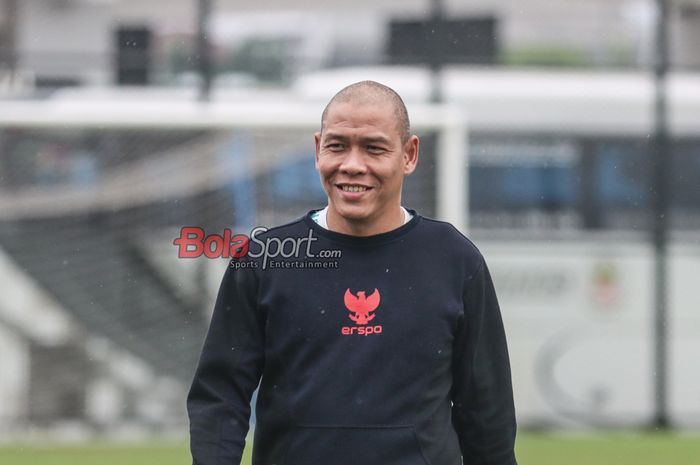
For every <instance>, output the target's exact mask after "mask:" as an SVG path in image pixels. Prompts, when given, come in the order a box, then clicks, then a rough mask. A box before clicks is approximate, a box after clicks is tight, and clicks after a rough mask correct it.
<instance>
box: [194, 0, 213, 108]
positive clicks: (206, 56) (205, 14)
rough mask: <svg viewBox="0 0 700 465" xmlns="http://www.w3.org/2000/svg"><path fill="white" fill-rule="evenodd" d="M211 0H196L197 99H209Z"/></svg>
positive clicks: (210, 75)
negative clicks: (198, 80)
mask: <svg viewBox="0 0 700 465" xmlns="http://www.w3.org/2000/svg"><path fill="white" fill-rule="evenodd" d="M210 14H211V0H198V1H197V57H198V60H197V64H198V68H199V77H200V84H199V100H201V101H207V100H209V94H210V92H211V81H212V73H213V69H212V63H211V51H210V47H209V37H208V35H207V34H208V32H209V16H210Z"/></svg>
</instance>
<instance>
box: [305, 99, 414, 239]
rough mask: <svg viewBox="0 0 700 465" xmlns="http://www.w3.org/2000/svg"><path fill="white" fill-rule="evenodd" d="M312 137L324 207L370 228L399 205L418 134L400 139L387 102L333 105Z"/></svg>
mask: <svg viewBox="0 0 700 465" xmlns="http://www.w3.org/2000/svg"><path fill="white" fill-rule="evenodd" d="M315 139H316V168H317V169H318V171H319V173H320V177H321V182H322V183H323V187H324V189H325V191H326V193H327V194H328V202H329V209H331V210H333V214H337V215H339V216H340V217H342V218H343V219H344V220H345V221H346V222H348V223H349V224H356V225H363V226H364V227H371V225H373V224H379V223H381V222H382V218H383V217H384V218H386V216H384V215H385V214H386V213H388V212H392V213H393V211H392V209H398V207H399V206H400V204H401V186H402V184H403V178H404V176H406V175H408V174H410V173H412V172H413V170H414V169H415V167H416V162H417V161H418V138H417V137H416V136H411V137H410V138H409V140H408V141H406V143H403V142H402V141H401V135H400V133H399V125H398V122H397V118H396V115H395V113H394V109H393V107H392V105H391V104H389V103H382V102H378V103H371V104H361V103H356V102H337V103H333V104H332V105H331V106H330V108H329V109H328V113H327V115H326V119H325V121H324V125H323V128H322V132H321V133H317V134H316V135H315Z"/></svg>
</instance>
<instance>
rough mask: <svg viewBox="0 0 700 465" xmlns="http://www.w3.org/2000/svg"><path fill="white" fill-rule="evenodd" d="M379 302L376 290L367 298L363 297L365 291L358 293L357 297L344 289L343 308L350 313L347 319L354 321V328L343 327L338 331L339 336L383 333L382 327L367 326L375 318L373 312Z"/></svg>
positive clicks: (379, 298)
mask: <svg viewBox="0 0 700 465" xmlns="http://www.w3.org/2000/svg"><path fill="white" fill-rule="evenodd" d="M380 300H381V295H380V294H379V290H378V289H377V288H375V289H374V292H372V294H370V295H369V296H366V295H365V291H358V292H357V295H355V294H353V293H352V292H351V291H350V288H348V289H346V290H345V295H344V296H343V301H344V302H345V308H347V309H348V310H349V311H350V314H349V315H348V318H350V319H351V320H352V321H354V322H355V324H356V326H343V327H342V328H341V329H340V334H342V335H343V336H350V335H352V334H357V335H360V336H369V335H371V334H381V333H382V331H383V327H382V325H374V326H372V325H369V324H368V323H369V322H370V321H372V320H373V319H374V317H376V316H377V315H376V313H373V312H374V311H375V310H377V307H379V302H380Z"/></svg>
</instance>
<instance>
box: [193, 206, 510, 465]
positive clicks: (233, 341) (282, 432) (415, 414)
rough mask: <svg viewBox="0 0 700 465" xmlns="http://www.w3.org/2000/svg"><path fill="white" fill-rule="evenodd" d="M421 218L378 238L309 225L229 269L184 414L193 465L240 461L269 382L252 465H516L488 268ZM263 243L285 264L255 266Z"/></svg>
mask: <svg viewBox="0 0 700 465" xmlns="http://www.w3.org/2000/svg"><path fill="white" fill-rule="evenodd" d="M411 213H413V214H414V217H413V219H412V220H411V221H409V222H408V223H406V224H404V225H403V226H401V227H399V228H398V229H395V230H393V231H390V232H387V233H383V234H378V235H375V236H370V237H356V236H349V235H345V234H340V233H336V232H333V231H329V230H326V229H323V228H322V227H320V226H319V225H317V224H316V223H315V222H314V221H313V220H312V219H311V217H310V214H307V215H306V216H304V217H303V218H301V219H299V220H297V221H295V222H292V223H290V224H287V225H284V226H280V227H277V228H274V229H270V230H269V231H267V232H264V233H262V234H259V235H254V239H255V241H257V242H253V241H251V243H250V244H249V245H250V249H249V253H248V257H245V258H241V259H234V260H232V262H231V265H230V266H229V268H228V269H227V271H226V273H225V275H224V278H223V282H222V284H221V288H220V290H219V294H218V297H217V301H216V305H215V308H214V313H213V316H212V321H211V326H210V328H209V333H208V335H207V338H206V341H205V343H204V348H203V350H202V355H201V359H200V361H199V365H198V367H197V370H196V374H195V377H194V381H193V384H192V388H191V390H190V393H189V397H188V401H187V407H188V413H189V417H190V437H191V451H192V456H193V459H194V464H195V465H238V464H239V463H240V459H241V454H242V451H243V446H244V443H245V437H246V434H247V432H248V419H249V416H250V400H251V396H252V393H253V391H254V390H255V388H256V387H257V386H258V382H259V381H260V378H261V376H262V381H261V384H260V390H259V394H258V400H257V405H256V413H257V425H256V428H255V437H254V446H253V465H273V464H276V465H459V464H460V463H462V460H463V463H464V464H465V465H485V464H489V465H514V464H515V463H516V460H515V457H514V452H513V446H514V441H515V432H516V423H515V411H514V405H513V393H512V386H511V375H510V365H509V360H508V350H507V347H506V339H505V334H504V330H503V323H502V320H501V314H500V310H499V307H498V302H497V300H496V294H495V291H494V287H493V284H492V281H491V277H490V275H489V272H488V269H487V267H486V264H485V262H484V259H483V257H482V256H481V254H480V253H479V251H478V250H477V248H476V247H475V246H474V245H473V244H472V243H471V242H470V241H469V240H468V239H467V238H465V237H464V236H463V235H462V234H460V233H459V232H458V231H457V230H456V229H455V228H454V227H452V226H451V225H450V224H449V223H444V222H440V221H435V220H432V219H428V218H425V217H422V216H420V215H418V214H416V212H415V211H412V212H411ZM310 235H311V236H312V238H310ZM304 238H307V239H304ZM285 239H286V241H285ZM261 243H268V244H269V247H270V248H269V249H268V250H269V251H270V252H271V253H272V254H273V255H274V250H275V249H276V246H277V245H282V246H283V248H282V252H283V253H284V254H285V255H291V256H290V257H287V258H283V257H282V256H281V255H278V256H277V257H276V258H273V259H270V258H268V260H264V259H263V257H257V255H258V254H259V252H260V250H261V247H260V244H261ZM322 250H325V251H326V252H325V253H322V252H321V251H322ZM295 252H299V255H293V254H294V253H295ZM307 252H310V253H311V254H313V255H314V256H313V257H311V256H306V255H307ZM338 254H340V256H339V257H338ZM252 255H255V256H256V257H255V258H251V256H252ZM322 255H323V256H322Z"/></svg>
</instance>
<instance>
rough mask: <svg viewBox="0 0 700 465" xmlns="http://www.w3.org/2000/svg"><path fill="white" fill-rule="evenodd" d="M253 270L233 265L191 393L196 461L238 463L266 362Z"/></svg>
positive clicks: (196, 463) (199, 464)
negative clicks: (252, 405) (251, 401)
mask: <svg viewBox="0 0 700 465" xmlns="http://www.w3.org/2000/svg"><path fill="white" fill-rule="evenodd" d="M257 295H258V282H257V279H256V275H255V270H253V269H237V270H235V269H233V268H232V267H231V266H229V267H228V269H227V270H226V273H225V275H224V278H223V280H222V283H221V287H220V289H219V293H218V296H217V299H216V304H215V306H214V313H213V315H212V319H211V324H210V327H209V331H208V333H207V337H206V339H205V342H204V347H203V349H202V354H201V357H200V360H199V364H198V366H197V370H196V372H195V376H194V381H193V382H192V387H191V388H190V392H189V396H188V398H187V412H188V415H189V419H190V449H191V452H192V458H193V464H194V465H223V464H226V465H237V464H239V463H240V460H241V455H242V453H243V447H244V445H245V437H246V435H247V433H248V428H249V424H248V422H249V418H250V400H251V397H252V394H253V391H254V390H255V388H256V387H257V385H258V382H259V380H260V376H261V373H262V370H263V364H264V356H263V354H264V328H265V317H264V315H263V314H262V312H261V311H260V309H259V307H258V305H257Z"/></svg>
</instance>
